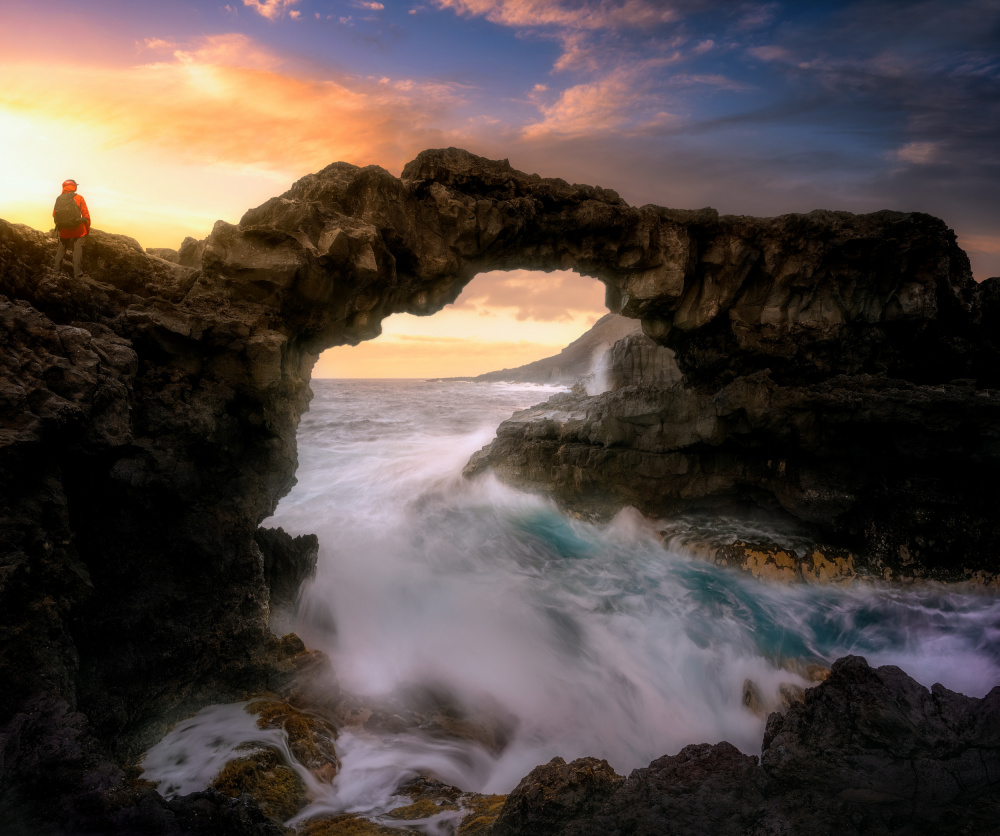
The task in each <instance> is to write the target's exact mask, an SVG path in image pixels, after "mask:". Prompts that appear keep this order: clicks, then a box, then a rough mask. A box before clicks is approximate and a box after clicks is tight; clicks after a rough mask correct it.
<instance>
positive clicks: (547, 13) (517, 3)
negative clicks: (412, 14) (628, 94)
mask: <svg viewBox="0 0 1000 836" xmlns="http://www.w3.org/2000/svg"><path fill="white" fill-rule="evenodd" d="M434 2H435V3H436V4H437V5H438V7H440V8H442V9H451V10H452V11H454V12H456V13H458V14H461V15H475V16H479V17H485V18H486V19H487V20H489V21H491V22H493V23H500V24H503V25H504V26H513V27H519V28H520V27H560V28H569V29H615V28H619V27H633V28H638V27H644V26H655V25H657V24H661V23H667V22H669V21H672V20H676V19H677V17H678V14H677V12H676V11H675V10H674V8H673V7H672V5H671V4H670V3H669V2H658V1H657V0H617V1H616V0H597V2H594V0H583V2H579V1H568V0H434Z"/></svg>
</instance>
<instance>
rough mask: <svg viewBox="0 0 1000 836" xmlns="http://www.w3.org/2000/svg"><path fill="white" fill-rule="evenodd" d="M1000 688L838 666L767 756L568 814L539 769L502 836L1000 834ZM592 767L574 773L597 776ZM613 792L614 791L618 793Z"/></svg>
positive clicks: (701, 748) (709, 753)
mask: <svg viewBox="0 0 1000 836" xmlns="http://www.w3.org/2000/svg"><path fill="white" fill-rule="evenodd" d="M997 718H1000V687H998V688H994V689H993V691H991V692H990V694H989V695H987V696H986V697H985V698H984V699H981V700H979V699H971V698H969V697H964V696H961V695H959V694H955V693H953V692H951V691H948V690H947V689H946V688H943V687H941V686H940V685H935V686H934V688H933V689H932V690H931V691H928V690H927V689H926V688H924V687H923V686H921V685H919V684H918V683H916V682H914V681H913V680H912V679H910V678H909V677H908V676H906V674H904V673H903V672H902V671H900V670H899V669H898V668H894V667H882V668H877V669H873V668H870V667H869V666H868V664H867V663H866V662H865V660H864V659H861V658H859V657H846V658H844V659H841V660H840V661H838V662H837V663H835V664H834V666H833V669H832V672H831V675H830V677H829V679H827V681H826V682H824V683H822V684H820V685H818V686H817V687H815V688H809V689H806V690H805V692H804V693H803V695H802V700H801V701H798V700H793V701H791V703H790V705H789V707H788V709H787V711H786V712H785V713H784V714H779V713H773V714H771V715H770V717H769V719H768V724H767V731H766V733H765V736H764V743H763V753H762V756H761V758H760V761H759V762H758V758H757V757H754V756H750V755H744V754H743V753H741V752H739V751H738V750H737V749H735V748H734V747H733V746H731V745H729V744H728V743H717V744H714V745H710V744H707V743H706V744H699V745H692V746H686V747H685V748H684V749H682V750H681V751H680V752H679V753H677V754H676V755H671V756H667V757H663V758H659V759H657V760H655V761H653V762H652V763H651V764H650V765H649V766H648V767H645V768H643V769H637V770H634V771H633V772H632V773H631V775H629V776H628V777H627V778H619V779H618V781H617V782H615V781H614V780H613V779H609V780H608V781H607V783H606V785H602V786H601V788H600V789H598V790H595V791H593V792H590V793H581V794H580V795H578V796H575V800H573V801H570V802H569V803H563V804H562V805H561V806H560V807H559V810H558V820H556V817H555V816H552V817H550V818H549V819H547V821H551V822H552V824H551V825H549V824H547V825H546V829H544V830H534V829H532V828H533V825H532V823H533V822H534V821H535V820H536V819H538V818H539V817H541V816H543V815H545V814H546V813H547V811H548V810H550V809H551V807H552V804H551V801H550V799H551V798H552V797H553V796H554V795H559V794H560V793H562V795H561V797H562V798H567V799H568V798H570V797H571V795H570V794H568V793H566V792H565V787H566V781H565V778H564V776H563V775H562V774H561V773H560V772H558V771H555V770H552V769H551V768H550V767H551V766H552V764H550V765H549V766H548V767H539V768H537V769H536V770H534V771H533V772H532V773H531V775H529V776H528V777H527V778H525V779H524V781H522V783H521V785H520V786H519V787H518V789H517V790H515V792H514V793H511V795H510V796H509V797H508V800H507V802H506V804H505V805H504V807H503V809H502V810H501V813H500V816H499V817H498V819H497V825H496V827H497V828H499V827H500V825H501V823H504V826H505V827H509V828H510V829H509V830H499V829H495V830H494V832H495V833H501V832H502V833H508V832H510V833H525V834H527V833H536V832H538V833H540V832H544V833H553V834H562V836H570V835H571V834H572V836H598V834H601V836H606V834H636V836H654V834H657V836H659V835H660V834H675V833H676V834H694V833H717V834H741V836H744V835H745V834H800V833H843V834H855V833H857V834H861V833H866V834H867V833H870V834H876V833H877V834H910V833H946V832H947V833H970V834H972V833H977V834H978V833H994V832H996V822H997V816H998V814H1000V780H998V778H1000V771H998V768H1000V723H998V719H997ZM586 766H587V764H586V763H585V760H581V761H574V762H573V763H571V764H567V765H562V767H561V769H562V770H563V771H571V772H572V771H579V770H583V769H585V768H586ZM609 787H612V789H611V791H610V792H609Z"/></svg>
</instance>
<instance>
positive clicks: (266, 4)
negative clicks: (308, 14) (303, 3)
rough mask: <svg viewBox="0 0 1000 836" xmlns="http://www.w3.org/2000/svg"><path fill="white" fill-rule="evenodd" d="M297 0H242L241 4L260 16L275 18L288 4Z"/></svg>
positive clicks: (290, 4)
mask: <svg viewBox="0 0 1000 836" xmlns="http://www.w3.org/2000/svg"><path fill="white" fill-rule="evenodd" d="M298 2H299V0H243V5H244V6H249V7H250V8H251V9H253V10H254V11H255V12H257V13H258V14H259V15H260V16H261V17H266V18H267V19H268V20H277V19H278V18H279V17H281V16H282V15H283V14H284V13H285V11H286V10H287V9H288V8H289V7H290V6H294V5H295V4H296V3H298ZM296 16H297V15H296Z"/></svg>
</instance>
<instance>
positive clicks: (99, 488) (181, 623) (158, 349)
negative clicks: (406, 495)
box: [0, 149, 1000, 833]
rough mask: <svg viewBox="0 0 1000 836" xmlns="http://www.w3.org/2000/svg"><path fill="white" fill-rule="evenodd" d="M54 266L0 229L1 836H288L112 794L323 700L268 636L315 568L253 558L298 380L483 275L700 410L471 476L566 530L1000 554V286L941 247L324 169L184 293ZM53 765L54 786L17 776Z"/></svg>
mask: <svg viewBox="0 0 1000 836" xmlns="http://www.w3.org/2000/svg"><path fill="white" fill-rule="evenodd" d="M54 247H55V242H54V241H53V240H52V239H50V238H49V237H48V236H47V235H45V234H43V233H41V232H38V231H35V230H32V229H30V228H28V227H25V226H21V225H16V224H9V223H6V222H3V221H0V327H2V331H3V348H4V350H3V352H0V406H2V409H0V678H2V681H3V683H4V687H3V688H2V689H0V764H2V766H0V768H2V769H3V770H4V778H5V780H4V781H2V782H0V809H2V810H3V812H4V814H5V818H4V821H5V825H6V826H7V827H8V829H9V830H10V831H11V832H15V833H17V832H32V833H40V832H51V833H73V832H84V831H86V830H87V829H88V828H89V829H91V830H97V831H99V832H106V833H115V832H163V833H168V832H185V831H187V832H218V833H226V832H233V833H236V832H247V833H251V832H261V833H264V832H273V823H271V822H270V820H268V819H267V818H266V817H265V816H263V814H262V813H261V812H260V810H259V809H258V808H256V807H255V806H253V805H252V802H251V803H249V805H248V803H246V802H244V801H243V800H241V799H239V798H237V799H228V798H226V797H224V796H221V795H219V794H218V793H212V792H206V793H203V794H199V796H198V797H197V798H192V799H189V800H187V801H184V800H178V801H175V802H170V803H169V804H167V803H166V802H164V801H163V800H162V799H159V800H157V799H158V798H159V797H158V796H157V795H156V794H155V792H153V791H152V790H149V788H148V787H147V788H145V789H144V788H142V787H141V786H140V785H137V784H134V782H133V783H130V779H129V778H128V775H127V774H126V773H125V772H124V771H123V769H122V766H123V765H124V764H126V763H127V762H129V760H130V759H131V758H134V757H135V756H136V755H137V754H138V753H140V752H142V751H143V750H144V749H145V748H146V747H147V746H148V745H150V744H151V743H152V742H154V741H155V740H156V739H157V738H158V737H159V736H160V735H161V734H162V733H163V731H164V730H165V729H166V728H167V727H169V725H170V723H171V722H173V721H175V720H177V719H179V718H181V717H183V716H186V715H187V714H189V713H190V712H192V711H193V710H195V709H196V708H197V707H199V706H201V705H205V704H207V703H211V702H222V701H229V700H232V699H236V698H241V697H245V696H246V695H248V694H254V693H262V692H265V691H268V690H272V691H273V690H278V689H280V688H281V687H282V685H283V684H284V683H287V682H288V680H289V679H290V678H291V677H292V676H293V675H294V674H295V673H296V672H297V671H298V673H300V674H301V673H302V670H303V668H308V667H309V665H310V658H311V657H309V656H308V654H307V655H306V657H305V658H303V657H302V652H303V651H302V649H301V648H296V647H292V646H290V645H289V644H288V643H282V642H281V641H280V640H278V639H277V638H276V637H274V636H273V635H272V634H271V633H270V631H269V629H268V617H269V612H270V607H271V603H272V594H273V595H274V599H273V600H274V602H275V603H277V602H279V601H281V600H283V599H284V600H287V598H288V596H289V595H290V594H291V588H292V587H293V586H294V583H295V581H294V579H295V578H301V577H302V576H303V574H304V573H307V572H308V562H309V558H308V553H309V548H305V547H302V548H300V547H299V546H303V544H299V546H295V548H292V549H287V548H285V547H284V546H282V547H280V548H276V547H275V543H274V542H272V541H270V540H268V539H267V535H260V534H258V527H259V525H260V523H261V521H263V520H264V519H266V518H267V517H268V516H270V515H271V513H272V512H273V511H274V508H275V506H276V504H277V502H278V500H279V499H280V498H281V497H282V496H283V495H284V494H285V493H286V492H287V491H288V490H289V489H290V487H291V486H292V485H293V484H294V479H295V476H294V473H295V467H296V463H297V459H296V448H295V433H296V429H297V426H298V421H299V417H300V415H301V414H302V412H303V411H304V410H305V409H306V408H307V406H308V403H309V399H310V397H311V392H310V389H309V375H310V372H311V369H312V366H313V364H314V362H315V360H316V357H317V355H318V353H319V352H320V351H321V350H323V349H325V348H327V347H329V346H332V345H342V344H356V343H357V342H360V341H361V340H364V339H370V338H372V337H374V336H376V335H378V333H379V332H380V322H381V320H382V319H383V318H384V317H385V316H388V315H389V314H391V313H395V312H404V311H405V312H410V313H416V314H429V313H433V312H434V311H436V310H439V309H440V308H441V307H443V306H444V305H445V304H447V303H449V302H452V301H454V299H455V298H456V297H457V296H458V294H459V293H460V292H461V289H462V287H463V286H464V285H465V284H466V283H467V282H468V281H469V280H470V279H471V278H472V277H473V276H475V275H476V273H478V272H481V271H484V270H490V269H514V268H522V269H541V270H552V269H574V270H577V271H578V272H581V273H584V274H587V275H592V276H596V277H597V278H598V279H600V280H601V281H602V282H604V284H605V286H606V287H607V301H608V306H609V309H610V310H611V311H612V312H614V313H618V314H621V315H623V316H627V317H631V318H635V319H641V320H642V322H643V329H644V331H645V333H646V334H647V335H648V336H649V337H650V338H651V339H652V340H654V341H655V342H656V343H657V344H658V345H661V346H666V347H668V348H669V349H670V350H672V351H673V352H675V354H676V359H677V363H678V366H679V368H680V370H681V371H682V372H683V373H684V375H685V379H684V381H683V384H677V385H675V386H674V387H673V388H671V389H667V390H664V389H662V388H659V389H657V388H648V387H647V388H643V387H635V386H623V387H622V388H619V389H618V390H617V391H615V392H611V393H607V394H605V395H601V396H600V397H599V398H598V399H597V400H596V401H594V402H591V401H588V400H587V399H585V398H576V396H571V395H567V396H563V397H564V400H561V401H556V402H554V403H553V404H552V405H550V406H546V407H545V408H544V410H543V413H539V416H538V417H540V420H541V423H536V424H532V422H531V421H528V420H525V419H524V418H521V419H515V421H514V423H513V424H511V425H510V426H507V425H505V428H502V429H501V432H500V439H499V441H498V443H497V445H495V448H494V451H493V454H492V456H491V457H490V456H487V457H480V459H479V463H480V465H482V466H486V465H488V464H493V466H494V467H496V469H497V470H498V472H499V473H500V474H501V476H503V477H504V478H508V479H510V480H511V481H514V482H517V483H519V484H525V485H529V486H537V487H540V488H545V489H550V490H552V491H553V492H554V493H555V494H556V495H557V496H559V497H560V498H561V499H563V500H564V501H566V503H567V504H572V503H574V502H576V501H577V500H579V501H580V502H581V504H589V505H591V506H592V505H594V503H598V504H599V502H605V503H606V504H608V505H614V504H619V503H622V502H624V501H628V503H629V504H635V505H637V506H638V507H642V506H643V501H642V500H643V498H644V497H645V498H646V499H648V500H649V501H651V502H655V503H656V504H657V507H658V508H662V509H667V508H669V507H671V505H672V503H674V502H675V501H677V500H683V501H687V500H688V499H689V498H692V497H694V498H706V497H709V498H712V497H717V496H723V497H725V496H729V495H731V494H733V493H747V494H749V495H751V497H752V498H756V499H759V500H760V501H761V502H764V503H766V502H777V503H779V504H780V505H781V506H782V507H785V508H787V509H789V510H790V511H791V512H792V513H795V514H797V515H799V516H800V517H801V518H803V519H809V520H813V521H815V522H816V524H817V525H823V526H832V527H833V529H834V530H835V531H838V532H840V531H843V532H845V534H846V536H850V537H854V538H855V539H861V540H863V541H864V543H865V544H866V545H865V547H866V548H867V549H869V551H871V552H872V553H873V554H876V555H882V556H884V559H885V561H886V562H887V563H888V562H890V561H896V562H899V561H905V560H912V561H916V562H917V563H920V564H926V565H934V561H942V562H945V563H947V564H948V566H952V567H953V566H955V565H958V564H957V561H958V558H956V557H955V544H956V543H957V544H959V545H961V547H962V548H963V549H964V551H963V552H962V555H963V556H962V558H961V559H962V560H965V561H968V562H969V563H970V564H975V563H978V564H979V567H978V568H988V566H989V565H990V560H992V559H994V558H993V557H990V556H991V555H993V556H995V555H996V554H997V553H1000V552H997V550H996V549H995V548H994V546H995V538H996V528H995V526H992V525H990V526H985V525H984V519H985V517H984V513H985V512H984V510H983V509H984V507H985V505H988V506H989V509H990V512H991V513H992V508H993V505H994V504H995V503H994V502H993V497H994V496H995V493H994V492H993V491H992V490H991V489H990V488H989V487H987V489H986V490H982V489H980V490H978V491H975V490H973V488H972V486H973V485H977V484H979V485H987V486H989V485H992V484H993V481H992V478H991V477H992V472H993V465H994V464H995V461H994V457H995V456H996V455H997V453H996V450H997V449H998V446H997V445H996V444H995V437H994V434H995V432H996V427H997V426H998V422H997V421H996V417H997V416H996V410H997V396H996V395H995V392H994V390H991V389H989V388H988V387H990V386H995V385H996V384H997V382H998V381H997V372H996V369H997V368H1000V365H998V364H997V363H996V362H995V361H996V359H997V356H998V352H997V350H996V346H995V344H994V340H995V334H996V333H997V329H996V325H997V317H998V315H1000V305H998V304H996V298H997V293H998V292H997V290H996V285H997V284H1000V282H998V281H997V280H991V282H988V283H986V284H984V285H983V286H981V287H976V286H975V284H974V283H973V282H972V279H971V275H970V273H969V268H968V261H967V259H966V258H965V256H964V253H962V251H961V250H960V249H959V248H958V247H957V245H956V243H955V238H954V235H953V233H952V232H951V231H950V230H948V229H947V227H945V225H944V224H943V223H942V222H941V221H938V220H936V219H934V218H931V217H929V216H926V215H919V214H901V213H892V212H881V213H875V214H872V215H865V216H854V215H848V214H846V213H834V212H814V213H810V214H808V215H789V216H783V217H780V218H771V219H754V218H743V217H720V216H719V215H718V214H717V213H716V212H714V211H713V210H710V209H705V210H698V211H682V210H671V209H664V208H661V207H655V206H645V207H639V208H636V207H631V206H628V205H627V204H626V203H625V202H624V201H623V200H621V198H620V197H619V196H618V195H617V194H615V193H614V192H612V191H609V190H606V189H599V188H592V187H589V186H581V185H573V184H569V183H566V182H564V181H561V180H552V179H543V178H541V177H538V176H537V175H528V174H524V173H521V172H518V171H515V170H514V169H512V168H511V167H510V165H509V164H508V163H507V162H506V161H490V160H484V159H482V158H478V157H475V156H473V155H471V154H468V153H466V152H464V151H460V150H458V149H447V150H443V151H431V152H425V153H423V154H421V155H420V156H419V157H418V158H417V159H416V160H414V161H413V162H412V163H410V164H409V165H407V166H406V168H405V169H404V172H403V176H402V178H395V177H392V176H391V175H390V174H388V173H387V172H385V171H384V170H382V169H380V168H378V167H375V166H371V167H367V168H358V167H356V166H353V165H350V164H347V163H335V164H333V165H331V166H329V167H327V168H326V169H324V170H323V171H321V172H319V173H317V174H312V175H309V176H307V177H304V178H302V179H301V180H300V181H298V182H297V183H296V184H295V185H293V187H292V188H291V189H290V190H289V191H288V192H286V193H285V194H284V195H281V196H280V197H276V198H274V199H272V200H270V201H268V202H267V203H265V204H263V205H262V206H260V207H257V208H256V209H252V210H250V211H248V212H247V213H246V214H245V215H244V217H243V218H242V220H241V221H240V223H239V224H238V225H232V224H226V223H223V222H219V223H218V224H216V226H215V228H214V230H213V231H212V233H211V235H209V236H208V237H207V238H206V239H205V240H203V241H194V240H191V239H189V240H186V241H185V242H183V243H182V245H181V246H180V248H179V250H178V252H177V262H176V263H175V262H174V261H173V256H172V255H171V253H165V255H166V256H168V258H162V257H159V256H156V255H150V254H149V253H146V252H144V251H143V249H142V247H141V246H140V245H139V244H138V243H137V242H135V241H134V240H132V239H130V238H127V237H125V236H120V235H113V234H109V233H105V232H102V231H100V230H93V231H92V234H91V236H90V240H89V241H88V246H87V250H86V254H85V257H84V272H85V276H84V278H83V279H82V280H80V281H74V280H73V279H71V278H70V277H69V276H68V275H66V274H64V273H56V272H53V271H52V270H51V269H50V265H51V261H52V256H53V249H54ZM667 393H669V394H667ZM539 428H540V429H539ZM504 445H507V446H506V447H505V446H504ZM876 453H877V455H875V454H876ZM501 460H503V462H506V464H501ZM877 462H882V464H877ZM830 466H832V469H829V468H830ZM505 468H506V469H505ZM828 469H829V473H830V474H832V475H824V474H826V473H827V470H828ZM858 473H861V474H862V477H861V478H859V477H858V476H857V474H858ZM890 473H898V474H901V475H900V476H899V477H898V478H894V479H893V480H892V481H890V482H879V481H878V480H877V479H874V477H875V476H878V475H880V474H890ZM957 474H961V475H962V477H963V480H964V485H965V486H966V487H965V488H964V489H963V488H962V485H960V484H958V481H957ZM600 485H604V486H605V488H606V489H607V490H608V491H610V499H608V498H607V496H605V495H603V494H601V495H599V494H598V486H600ZM634 487H641V489H642V493H643V497H633V496H632V493H633V492H634ZM602 497H603V498H602ZM917 510H919V512H920V514H919V516H915V514H916V511H917ZM262 543H264V545H263V546H262V545H261V544H262ZM278 545H280V544H278ZM284 545H285V546H287V545H288V544H287V543H285V544H284ZM904 547H905V550H906V551H905V553H904V552H903V548H904ZM265 550H266V551H267V556H265V555H264V551H265ZM991 550H992V551H991ZM963 565H964V564H963ZM973 568H975V567H973ZM303 687H304V688H305V686H303ZM306 690H308V688H306ZM39 706H48V707H49V708H46V709H45V710H42V709H41V708H39ZM54 706H59V708H58V709H56V708H53V707H54ZM29 730H30V733H29ZM81 752H82V753H84V754H80V753H81ZM42 761H44V762H45V763H46V764H47V766H46V767H45V770H46V774H49V773H52V774H55V773H58V774H59V776H60V778H59V780H58V781H50V782H48V783H46V782H44V781H42V779H41V778H38V780H37V781H36V780H35V777H32V776H36V777H37V776H38V775H40V774H41V773H37V772H33V771H32V770H33V769H34V768H35V767H33V766H32V764H36V763H41V762H42ZM95 776H97V777H95ZM43 785H44V787H45V790H44V791H43V790H41V789H39V788H40V787H43ZM95 794H96V795H95ZM88 817H89V818H88ZM21 822H25V823H26V824H25V825H24V827H21ZM94 822H98V824H94ZM144 828H145V830H144ZM199 828H200V829H199ZM212 828H214V830H212ZM241 828H243V829H241ZM269 828H270V829H269Z"/></svg>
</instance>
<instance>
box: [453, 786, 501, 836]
mask: <svg viewBox="0 0 1000 836" xmlns="http://www.w3.org/2000/svg"><path fill="white" fill-rule="evenodd" d="M506 800H507V796H506V795H466V796H463V797H462V807H463V808H465V809H471V812H470V813H469V814H468V815H467V816H466V817H465V818H464V819H462V823H461V824H459V826H458V833H457V836H487V834H488V833H489V832H490V830H491V829H492V828H493V822H495V821H496V818H497V816H498V815H500V809H501V808H502V807H503V803H504V802H505V801H506Z"/></svg>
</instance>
